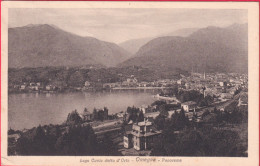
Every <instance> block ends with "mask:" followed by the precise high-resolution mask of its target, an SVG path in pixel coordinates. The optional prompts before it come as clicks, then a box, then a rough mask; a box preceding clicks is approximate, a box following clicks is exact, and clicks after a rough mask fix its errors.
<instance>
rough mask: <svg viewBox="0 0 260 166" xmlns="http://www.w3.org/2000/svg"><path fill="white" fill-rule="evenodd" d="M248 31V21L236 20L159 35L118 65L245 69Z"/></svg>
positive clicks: (188, 68) (208, 69)
mask: <svg viewBox="0 0 260 166" xmlns="http://www.w3.org/2000/svg"><path fill="white" fill-rule="evenodd" d="M247 31H248V30H247V24H242V25H241V24H234V25H232V26H229V27H227V28H218V27H207V28H202V29H199V30H197V31H196V32H194V33H192V34H191V35H189V36H188V37H172V36H166V37H158V38H156V39H153V40H151V41H150V42H148V43H147V44H145V45H144V46H142V47H141V48H140V49H139V51H138V52H137V53H136V55H135V57H133V58H130V59H128V60H126V61H125V62H123V63H121V64H120V65H119V66H133V65H135V66H142V67H148V68H153V69H155V70H162V71H171V70H172V71H174V70H176V68H178V69H182V70H186V71H191V69H192V68H195V69H197V70H199V71H200V72H203V71H206V72H243V73H245V72H247V67H248V50H247V49H248V48H247V47H248V44H247V43H248V41H247V38H248V32H247Z"/></svg>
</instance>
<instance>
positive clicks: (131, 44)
mask: <svg viewBox="0 0 260 166" xmlns="http://www.w3.org/2000/svg"><path fill="white" fill-rule="evenodd" d="M196 30H197V29H195V28H184V29H179V30H176V31H173V32H170V33H166V34H162V35H159V36H160V37H161V36H182V37H186V36H188V35H190V34H192V33H193V32H195V31H196ZM159 36H155V37H147V38H140V39H131V40H127V41H125V42H122V43H120V44H119V46H120V47H122V48H124V49H125V50H127V51H128V52H130V53H132V54H135V53H136V52H137V51H138V50H139V49H140V48H141V47H142V46H143V45H145V44H146V43H148V42H149V41H150V40H152V39H154V38H157V37H159Z"/></svg>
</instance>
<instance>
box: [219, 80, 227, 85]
mask: <svg viewBox="0 0 260 166" xmlns="http://www.w3.org/2000/svg"><path fill="white" fill-rule="evenodd" d="M219 86H227V82H225V81H220V82H219Z"/></svg>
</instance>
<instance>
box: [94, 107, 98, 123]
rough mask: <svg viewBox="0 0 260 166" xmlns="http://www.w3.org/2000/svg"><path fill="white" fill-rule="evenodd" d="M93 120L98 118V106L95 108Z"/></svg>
mask: <svg viewBox="0 0 260 166" xmlns="http://www.w3.org/2000/svg"><path fill="white" fill-rule="evenodd" d="M93 120H98V112H97V109H96V108H94V109H93Z"/></svg>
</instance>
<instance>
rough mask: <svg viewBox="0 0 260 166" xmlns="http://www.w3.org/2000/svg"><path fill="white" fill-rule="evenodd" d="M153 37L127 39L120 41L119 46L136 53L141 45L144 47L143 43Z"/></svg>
mask: <svg viewBox="0 0 260 166" xmlns="http://www.w3.org/2000/svg"><path fill="white" fill-rule="evenodd" d="M152 39H153V38H152V37H149V38H140V39H132V40H127V41H125V42H123V43H120V44H119V46H120V47H122V48H124V49H125V50H127V51H128V52H131V53H132V54H135V53H136V52H137V51H138V50H139V48H140V47H142V46H143V45H145V44H146V43H148V42H149V41H150V40H152Z"/></svg>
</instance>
